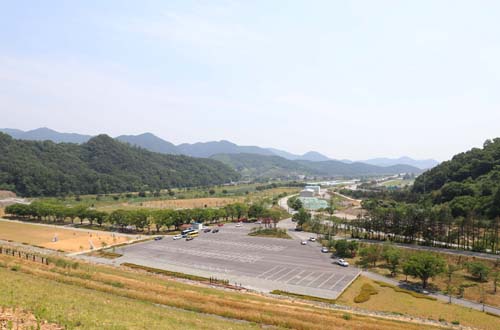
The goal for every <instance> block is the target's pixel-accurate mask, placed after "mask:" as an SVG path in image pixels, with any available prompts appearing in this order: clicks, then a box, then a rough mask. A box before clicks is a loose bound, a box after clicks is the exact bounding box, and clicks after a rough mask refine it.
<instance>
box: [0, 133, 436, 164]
mask: <svg viewBox="0 0 500 330" xmlns="http://www.w3.org/2000/svg"><path fill="white" fill-rule="evenodd" d="M0 132H3V133H6V134H9V135H10V136H12V137H13V138H15V139H21V140H35V141H43V140H50V141H53V142H56V143H61V142H65V143H78V144H81V143H85V142H87V141H88V140H89V139H90V138H91V137H92V136H90V135H83V134H77V133H60V132H57V131H54V130H52V129H50V128H46V127H43V128H37V129H34V130H30V131H22V130H18V129H11V128H4V129H0ZM116 139H117V140H119V141H121V142H125V143H129V144H130V145H134V146H138V147H141V148H144V149H147V150H149V151H153V152H158V153H162V154H172V155H186V156H191V157H199V158H209V157H212V156H214V155H221V154H254V155H261V156H279V157H282V158H284V159H287V160H292V161H310V162H327V161H336V162H340V163H344V164H352V163H365V164H369V165H375V166H381V167H388V166H395V165H409V166H413V167H416V168H419V169H428V168H432V167H434V166H436V165H437V164H439V162H437V161H436V160H433V159H426V160H415V159H412V158H409V157H401V158H374V159H368V160H363V161H359V162H354V161H350V160H333V159H331V158H329V157H327V156H325V155H323V154H321V153H319V152H316V151H309V152H306V153H305V154H303V155H297V154H293V153H290V152H287V151H284V150H279V149H275V148H262V147H258V146H240V145H237V144H235V143H232V142H230V141H226V140H221V141H210V142H197V143H193V144H189V143H183V144H179V145H174V144H173V143H171V142H168V141H165V140H163V139H161V138H159V137H157V136H156V135H154V134H152V133H143V134H139V135H120V136H118V137H116ZM247 158H248V157H247Z"/></svg>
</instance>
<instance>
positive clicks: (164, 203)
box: [98, 197, 243, 212]
mask: <svg viewBox="0 0 500 330" xmlns="http://www.w3.org/2000/svg"><path fill="white" fill-rule="evenodd" d="M242 201H243V198H225V197H208V198H190V199H165V200H151V201H145V202H140V203H129V202H125V203H119V204H111V205H106V206H102V207H99V208H98V209H99V210H101V211H106V212H109V211H113V210H117V209H139V208H159V209H191V208H204V207H211V208H213V207H224V206H226V205H228V204H232V203H237V202H242Z"/></svg>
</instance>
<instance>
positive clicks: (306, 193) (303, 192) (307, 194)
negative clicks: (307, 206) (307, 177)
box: [300, 189, 314, 197]
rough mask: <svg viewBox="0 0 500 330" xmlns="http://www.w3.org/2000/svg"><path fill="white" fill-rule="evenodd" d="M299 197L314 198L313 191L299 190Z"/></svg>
mask: <svg viewBox="0 0 500 330" xmlns="http://www.w3.org/2000/svg"><path fill="white" fill-rule="evenodd" d="M300 197H314V190H312V189H304V190H301V191H300Z"/></svg>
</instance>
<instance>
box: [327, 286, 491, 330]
mask: <svg viewBox="0 0 500 330" xmlns="http://www.w3.org/2000/svg"><path fill="white" fill-rule="evenodd" d="M364 284H370V285H372V286H373V287H374V288H375V289H376V290H377V292H378V293H377V294H374V295H371V296H370V298H369V299H368V301H366V302H363V303H355V302H354V298H355V297H356V296H357V295H358V294H359V293H360V292H361V287H362V286H363V285H364ZM337 302H338V303H339V304H343V305H349V306H355V307H360V308H365V309H369V310H377V311H384V312H392V313H402V314H407V315H413V316H418V317H421V318H424V319H433V320H440V319H443V320H445V321H447V322H448V323H451V322H453V321H459V322H460V324H461V325H465V326H471V327H474V328H480V329H485V330H496V329H498V325H499V324H500V318H499V317H495V316H491V315H488V314H485V313H482V312H480V311H476V310H472V309H469V308H465V307H462V306H458V305H454V304H451V305H450V304H447V303H445V302H442V301H433V300H429V299H423V298H415V297H413V296H411V295H409V294H406V293H402V292H396V291H394V289H392V288H390V287H382V286H380V285H378V284H377V283H376V282H374V281H372V280H370V279H368V278H366V277H364V276H360V277H359V278H358V279H357V280H356V281H354V283H353V284H352V285H351V286H350V287H349V288H348V289H347V290H346V291H345V292H344V293H343V294H342V295H341V296H340V298H339V299H337Z"/></svg>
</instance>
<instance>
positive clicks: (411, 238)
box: [351, 194, 500, 253]
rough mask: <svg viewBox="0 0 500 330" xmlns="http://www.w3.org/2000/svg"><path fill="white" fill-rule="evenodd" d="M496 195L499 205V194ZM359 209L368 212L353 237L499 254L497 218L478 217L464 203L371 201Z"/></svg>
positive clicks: (356, 221)
mask: <svg viewBox="0 0 500 330" xmlns="http://www.w3.org/2000/svg"><path fill="white" fill-rule="evenodd" d="M497 195H498V198H499V201H498V203H500V194H497ZM362 205H363V208H364V209H365V210H366V211H367V212H366V213H365V214H364V216H362V217H359V218H358V219H357V220H355V221H353V222H352V223H351V224H352V225H354V226H356V227H357V228H362V229H363V230H362V231H356V230H354V231H353V236H354V237H362V238H368V239H380V240H391V241H396V242H402V243H413V242H418V243H421V244H424V245H429V246H440V247H449V248H461V249H465V250H474V251H479V252H486V251H487V252H491V253H497V252H498V251H500V246H499V243H500V242H499V238H500V237H499V234H500V214H498V215H497V216H496V217H494V218H485V217H481V216H479V215H478V214H477V213H475V212H474V210H473V209H470V208H469V205H468V204H467V203H465V202H464V201H461V202H459V201H457V202H456V203H445V204H438V205H431V204H425V203H423V204H422V203H420V204H418V203H417V204H412V203H400V202H395V201H381V200H375V199H372V200H366V201H363V204H362Z"/></svg>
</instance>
